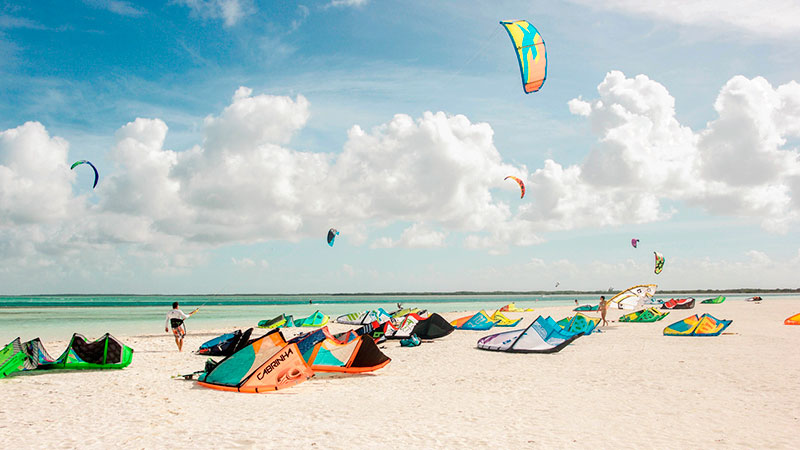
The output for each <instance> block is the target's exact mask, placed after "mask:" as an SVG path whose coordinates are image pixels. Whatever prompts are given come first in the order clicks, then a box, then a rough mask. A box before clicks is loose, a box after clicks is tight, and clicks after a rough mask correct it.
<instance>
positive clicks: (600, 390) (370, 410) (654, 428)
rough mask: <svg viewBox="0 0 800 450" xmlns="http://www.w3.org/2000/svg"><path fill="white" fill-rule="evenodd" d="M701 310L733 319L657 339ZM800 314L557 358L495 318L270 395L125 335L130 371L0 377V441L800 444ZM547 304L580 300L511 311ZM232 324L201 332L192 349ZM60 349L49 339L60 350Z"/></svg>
mask: <svg viewBox="0 0 800 450" xmlns="http://www.w3.org/2000/svg"><path fill="white" fill-rule="evenodd" d="M490 312H491V311H490ZM703 312H709V313H711V314H713V315H715V316H716V317H718V318H722V319H733V324H732V325H731V326H730V327H729V328H728V330H727V333H726V334H725V335H722V336H719V337H716V338H678V337H665V336H663V335H662V330H663V328H664V326H666V325H668V324H670V323H672V322H675V321H677V320H679V319H682V318H684V317H686V316H688V315H690V314H692V313H703ZM797 312H800V299H785V298H784V299H780V300H775V301H773V302H770V301H769V299H767V300H765V301H764V302H762V303H761V304H753V303H746V302H741V301H738V302H734V301H727V302H725V303H723V304H720V305H700V304H698V306H697V307H696V308H695V309H693V310H691V311H675V312H672V313H671V314H670V316H669V317H667V318H666V319H665V320H663V321H661V322H658V323H651V324H638V323H633V324H629V323H618V322H613V323H612V324H611V325H610V326H608V327H605V328H603V332H602V333H600V334H593V335H591V336H588V337H583V338H580V339H578V340H577V341H575V343H573V344H572V345H570V346H568V347H567V348H565V349H564V350H563V351H561V352H560V353H556V354H552V355H525V354H507V353H495V352H486V351H481V350H477V349H476V348H475V343H476V341H477V340H478V338H479V337H482V336H485V335H487V334H491V333H494V332H495V331H494V330H492V331H489V332H467V331H456V332H454V333H453V334H451V335H450V336H448V337H446V338H443V339H439V340H437V341H435V342H432V343H424V344H423V345H422V346H420V347H416V348H402V347H400V346H399V343H398V342H396V341H390V342H389V343H386V344H382V345H381V347H383V351H384V353H386V354H387V355H388V356H390V357H391V358H392V362H391V363H390V364H389V365H388V366H386V367H385V368H383V369H381V370H379V371H377V372H375V373H373V374H367V375H346V376H345V375H338V376H326V375H318V376H316V377H315V378H312V379H311V380H309V381H307V382H305V383H303V384H300V385H298V386H295V387H293V388H290V389H286V390H283V391H279V392H275V393H270V394H261V395H257V394H238V393H229V392H221V391H216V390H211V389H205V388H202V387H199V386H196V385H195V383H194V382H189V381H184V380H180V379H172V378H171V376H172V375H176V374H180V373H188V372H192V371H195V370H200V369H202V367H203V363H204V361H205V359H206V358H204V357H201V356H196V355H193V354H192V353H190V352H189V351H184V352H183V353H178V352H177V351H176V348H175V344H174V341H173V340H172V338H171V337H170V336H169V335H166V334H164V335H156V336H153V335H149V336H118V337H119V338H120V339H121V340H122V341H123V342H125V343H126V344H128V345H130V346H131V347H133V348H134V349H135V354H134V359H133V363H132V364H131V366H130V367H128V368H127V369H124V370H121V371H92V372H83V371H75V372H61V373H44V374H39V375H23V376H14V377H10V378H8V379H4V380H0V389H1V390H2V391H1V392H2V398H3V407H2V408H0V440H1V441H2V442H3V443H4V444H3V447H4V448H44V447H80V448H108V447H111V446H124V447H126V448H341V449H350V448H365V449H366V448H375V447H387V446H388V447H391V448H463V447H467V448H474V447H485V448H486V447H488V448H509V447H526V448H533V447H543V446H548V447H552V446H554V447H557V448H562V447H576V448H586V447H593V448H620V447H623V448H689V447H715V448H730V447H746V448H763V447H768V448H797V446H798V441H797V432H798V430H800V377H798V373H800V326H794V327H792V326H785V325H783V320H784V319H785V318H786V317H788V316H790V315H792V314H795V313H797ZM539 314H543V315H551V316H553V317H554V318H556V319H559V318H561V317H564V316H566V315H571V314H572V312H571V307H550V308H540V309H538V310H537V311H536V312H532V313H524V314H519V313H517V314H515V313H508V314H507V315H508V316H509V317H520V316H523V317H525V320H523V321H522V324H523V325H525V326H527V325H528V324H529V323H530V321H531V320H532V319H534V318H535V317H536V316H537V315H539ZM463 315H465V314H464V313H463V312H459V313H451V314H446V315H445V317H446V318H447V319H448V320H450V319H454V318H457V317H461V316H463ZM619 315H621V312H618V311H611V313H610V318H611V319H616V318H617V317H618V316H619ZM235 325H239V326H243V327H246V326H251V325H252V324H235ZM330 328H331V329H332V330H333V331H339V330H344V329H348V328H350V327H347V326H342V325H331V326H330ZM295 330H296V329H294V330H290V331H289V332H288V333H287V335H292V334H294V333H293V331H295ZM224 331H230V330H205V331H203V332H202V333H201V332H198V330H193V332H192V333H191V334H190V335H189V336H188V337H187V341H186V349H185V350H195V349H197V347H198V346H199V345H200V344H201V343H202V342H204V341H206V340H208V339H210V338H211V337H213V336H216V335H217V334H219V333H221V332H224ZM65 345H66V343H65V342H47V343H46V346H47V348H48V349H51V352H52V353H58V352H60V351H61V350H62V349H63V348H64V346H65Z"/></svg>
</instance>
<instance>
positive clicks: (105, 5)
mask: <svg viewBox="0 0 800 450" xmlns="http://www.w3.org/2000/svg"><path fill="white" fill-rule="evenodd" d="M83 2H84V3H85V4H87V5H89V6H92V7H94V8H99V9H105V10H107V11H110V12H112V13H114V14H119V15H120V16H128V17H139V16H142V15H144V14H145V12H146V11H145V10H144V9H141V8H137V7H136V6H134V5H132V4H131V3H129V2H125V1H120V0H83Z"/></svg>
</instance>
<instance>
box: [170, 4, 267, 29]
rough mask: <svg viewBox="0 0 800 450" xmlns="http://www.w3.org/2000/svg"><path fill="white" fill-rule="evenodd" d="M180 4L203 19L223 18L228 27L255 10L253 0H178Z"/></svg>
mask: <svg viewBox="0 0 800 450" xmlns="http://www.w3.org/2000/svg"><path fill="white" fill-rule="evenodd" d="M178 4H182V5H184V6H187V7H189V9H190V10H191V11H192V14H194V15H197V16H199V17H201V18H203V19H222V21H223V23H224V24H225V26H226V27H231V26H234V25H236V23H237V22H239V20H241V19H242V18H243V17H245V16H247V15H250V14H252V13H253V12H254V11H255V5H254V4H253V2H252V0H178Z"/></svg>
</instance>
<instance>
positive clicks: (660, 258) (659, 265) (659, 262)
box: [653, 252, 664, 275]
mask: <svg viewBox="0 0 800 450" xmlns="http://www.w3.org/2000/svg"><path fill="white" fill-rule="evenodd" d="M653 253H655V255H656V270H655V272H656V275H658V274H660V273H661V271H662V270H663V269H664V255H662V254H661V253H658V252H653Z"/></svg>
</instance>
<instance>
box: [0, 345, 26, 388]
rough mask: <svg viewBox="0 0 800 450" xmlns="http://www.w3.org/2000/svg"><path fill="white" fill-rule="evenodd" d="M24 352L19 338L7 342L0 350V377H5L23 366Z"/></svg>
mask: <svg viewBox="0 0 800 450" xmlns="http://www.w3.org/2000/svg"><path fill="white" fill-rule="evenodd" d="M25 359H26V358H25V352H23V351H22V342H21V341H20V339H19V338H16V339H14V340H13V341H11V342H9V343H8V344H7V345H6V346H5V347H3V349H2V350H0V378H5V377H7V376H8V375H11V374H12V373H14V372H19V371H20V370H23V369H24V368H25Z"/></svg>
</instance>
